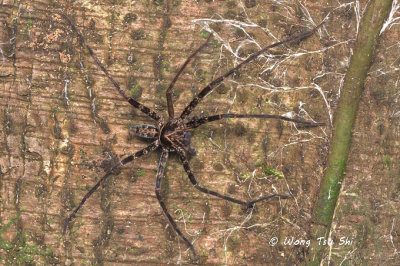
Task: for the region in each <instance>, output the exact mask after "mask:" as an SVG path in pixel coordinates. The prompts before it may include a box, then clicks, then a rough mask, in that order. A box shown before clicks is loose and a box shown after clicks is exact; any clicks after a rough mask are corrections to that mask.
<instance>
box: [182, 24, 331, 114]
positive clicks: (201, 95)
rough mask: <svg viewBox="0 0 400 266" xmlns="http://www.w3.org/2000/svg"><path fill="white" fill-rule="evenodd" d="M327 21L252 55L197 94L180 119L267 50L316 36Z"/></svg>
mask: <svg viewBox="0 0 400 266" xmlns="http://www.w3.org/2000/svg"><path fill="white" fill-rule="evenodd" d="M324 22H325V21H323V22H322V23H321V24H319V25H318V26H316V27H315V28H314V29H312V30H310V31H307V32H304V33H300V34H298V35H294V36H291V37H289V38H287V39H285V40H283V41H280V42H276V43H273V44H271V45H269V46H267V47H264V48H263V49H261V50H260V51H258V52H256V53H254V54H252V55H250V56H249V57H248V58H247V59H246V60H244V61H243V62H241V63H240V64H238V65H237V66H236V67H234V68H232V69H231V70H229V71H228V72H226V73H225V74H223V75H221V76H219V77H218V78H216V79H214V80H213V81H211V82H210V83H209V84H208V85H207V86H206V87H204V88H203V89H202V90H201V91H200V93H199V94H197V95H196V96H195V97H194V99H193V100H192V101H191V102H190V103H189V105H188V106H186V108H185V109H184V110H183V112H182V114H181V116H180V118H182V119H183V118H185V117H187V116H188V115H189V114H190V113H191V112H192V110H193V109H194V108H195V107H196V106H197V104H198V103H199V102H200V101H201V100H202V99H203V98H204V97H205V96H206V95H207V94H208V93H210V92H211V91H212V90H213V89H214V88H215V86H216V85H218V84H219V83H221V82H222V81H223V80H224V79H225V78H227V77H228V76H230V75H232V74H233V73H234V72H235V71H237V70H238V69H240V68H241V67H242V66H243V65H245V64H247V63H249V62H250V61H253V60H254V59H256V58H257V57H258V56H259V55H261V54H263V53H265V52H266V51H267V50H269V49H271V48H273V47H276V46H279V45H282V44H285V43H291V42H295V41H300V40H303V39H305V38H307V37H309V36H311V35H312V34H314V32H316V31H317V29H318V28H319V27H321V26H322V24H323V23H324Z"/></svg>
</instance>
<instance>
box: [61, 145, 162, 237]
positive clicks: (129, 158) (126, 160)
mask: <svg viewBox="0 0 400 266" xmlns="http://www.w3.org/2000/svg"><path fill="white" fill-rule="evenodd" d="M159 145H160V144H159V140H156V141H154V142H153V143H151V144H150V145H148V146H147V147H145V148H144V149H141V150H140V151H138V152H136V153H134V154H132V155H129V156H127V157H125V158H124V159H122V160H121V161H120V162H119V163H118V164H116V165H114V166H113V167H111V169H110V170H109V171H108V172H107V173H106V174H105V175H104V176H103V177H102V178H101V179H100V180H99V181H97V183H96V184H95V185H94V186H93V187H92V188H91V189H90V190H89V191H88V192H87V193H86V195H85V196H84V197H83V198H82V200H81V202H80V203H79V205H78V207H76V208H75V209H74V211H73V212H72V213H71V214H70V215H69V216H68V217H67V219H65V223H64V229H63V234H65V233H66V231H67V228H68V225H69V223H70V222H71V221H72V220H73V219H74V218H75V216H76V213H77V212H78V211H79V209H80V208H81V207H82V206H83V204H85V202H86V200H87V199H88V198H90V196H91V195H92V194H93V193H94V192H95V191H96V190H97V189H98V188H99V186H100V185H101V184H103V183H104V181H106V179H107V178H108V177H109V176H111V175H112V174H113V172H114V171H115V170H117V169H118V168H119V167H121V166H123V165H125V164H127V163H129V162H131V161H133V160H135V159H137V158H139V157H141V156H143V155H146V154H147V153H149V152H151V151H154V150H155V149H157V148H158V146H159Z"/></svg>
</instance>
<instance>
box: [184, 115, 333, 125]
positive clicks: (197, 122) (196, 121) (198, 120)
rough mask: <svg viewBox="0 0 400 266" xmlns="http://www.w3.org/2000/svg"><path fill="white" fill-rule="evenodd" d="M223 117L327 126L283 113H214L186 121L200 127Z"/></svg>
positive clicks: (187, 123)
mask: <svg viewBox="0 0 400 266" xmlns="http://www.w3.org/2000/svg"><path fill="white" fill-rule="evenodd" d="M223 118H264V119H265V118H273V119H279V120H285V121H290V122H294V123H297V124H303V125H305V126H308V127H317V126H325V125H326V123H324V122H311V121H305V120H301V119H295V118H289V117H286V116H281V115H268V114H260V115H257V114H254V115H253V114H219V115H212V116H203V117H193V118H192V119H191V120H189V121H188V122H186V126H187V127H188V128H190V129H193V128H196V127H199V126H201V125H203V124H205V123H208V122H212V121H217V120H220V119H223Z"/></svg>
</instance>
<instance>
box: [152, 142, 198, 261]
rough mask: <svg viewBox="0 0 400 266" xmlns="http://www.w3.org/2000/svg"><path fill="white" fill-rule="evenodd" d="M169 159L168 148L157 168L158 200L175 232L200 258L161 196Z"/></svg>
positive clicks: (196, 258)
mask: <svg viewBox="0 0 400 266" xmlns="http://www.w3.org/2000/svg"><path fill="white" fill-rule="evenodd" d="M167 160H168V151H167V150H166V149H163V151H162V153H161V158H160V163H159V165H158V170H157V178H156V189H155V190H156V196H157V199H158V202H159V203H160V206H161V208H162V209H163V212H164V214H165V215H166V216H167V218H168V221H169V223H170V224H171V225H172V227H173V228H174V230H175V232H176V233H177V234H178V235H179V236H180V237H181V238H182V239H183V241H185V243H186V245H187V246H188V248H190V250H191V251H192V253H193V256H194V260H198V259H199V257H198V256H197V254H196V250H195V249H194V247H193V244H192V243H191V242H190V241H189V240H188V239H187V238H186V237H185V235H184V234H183V233H182V231H181V230H180V229H179V227H178V225H177V224H176V223H175V221H174V219H173V218H172V216H171V214H169V212H168V209H167V206H166V205H165V203H164V200H163V199H162V196H161V181H162V178H163V177H164V174H165V167H166V165H167Z"/></svg>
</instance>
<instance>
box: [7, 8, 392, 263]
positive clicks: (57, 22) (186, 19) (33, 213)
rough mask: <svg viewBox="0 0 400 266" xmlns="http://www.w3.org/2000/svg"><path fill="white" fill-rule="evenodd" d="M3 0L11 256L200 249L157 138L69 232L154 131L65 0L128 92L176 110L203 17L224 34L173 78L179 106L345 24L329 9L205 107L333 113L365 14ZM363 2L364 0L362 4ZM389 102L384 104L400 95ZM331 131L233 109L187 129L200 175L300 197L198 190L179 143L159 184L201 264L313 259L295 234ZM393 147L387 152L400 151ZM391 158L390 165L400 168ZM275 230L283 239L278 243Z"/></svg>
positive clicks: (146, 257) (211, 183)
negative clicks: (247, 116) (144, 134)
mask: <svg viewBox="0 0 400 266" xmlns="http://www.w3.org/2000/svg"><path fill="white" fill-rule="evenodd" d="M0 5H1V9H0V24H1V27H0V49H1V50H0V64H1V68H0V108H1V110H0V111H1V112H0V125H1V131H0V178H1V179H0V189H1V193H0V195H1V205H0V223H1V225H2V227H1V238H0V242H1V243H0V244H1V246H0V248H1V250H0V257H1V260H2V261H1V263H3V262H4V261H5V262H8V263H14V264H15V263H17V262H18V263H23V262H26V261H35V262H38V263H47V264H49V263H54V264H56V263H61V264H72V263H75V264H85V263H86V264H96V265H97V264H107V265H109V264H115V265H118V264H137V263H149V264H152V263H153V264H156V263H158V264H161V263H163V264H166V263H180V262H182V263H186V262H188V263H189V262H190V256H191V254H190V252H188V251H187V250H186V247H185V246H184V243H183V242H182V241H180V239H179V238H177V236H176V234H175V233H174V232H173V230H172V229H171V228H170V226H168V222H167V219H166V218H165V217H164V216H163V214H162V211H161V208H160V206H159V205H158V203H157V200H156V198H155V194H154V182H155V173H156V169H157V165H158V159H159V153H158V152H156V153H152V154H150V155H148V156H146V157H143V158H142V159H140V160H137V161H135V162H133V163H132V164H129V165H127V166H126V167H124V168H122V169H121V172H120V173H119V174H118V175H116V176H115V177H113V178H112V179H110V180H109V181H108V182H107V183H106V184H105V185H104V187H102V188H101V189H99V190H98V191H97V192H96V193H94V195H93V196H92V197H91V198H90V199H89V200H88V201H87V203H86V204H85V205H84V207H83V208H82V210H80V211H79V213H78V215H77V218H76V219H75V220H74V222H73V224H72V230H71V231H70V232H69V233H68V234H67V235H65V236H63V235H62V228H63V220H64V219H65V217H66V216H67V215H68V214H69V213H70V212H71V210H72V209H73V207H75V206H77V204H79V201H80V199H81V198H82V196H83V195H84V194H85V193H86V192H87V191H88V190H89V189H90V187H91V186H92V185H94V184H95V182H96V180H98V179H99V178H100V177H101V176H102V175H103V174H104V171H105V170H106V169H107V168H108V167H110V165H112V163H113V162H115V161H116V160H118V159H120V158H122V157H124V156H126V155H129V154H131V153H132V152H134V151H137V150H139V149H141V148H143V147H145V146H146V145H147V143H146V141H143V140H140V139H138V138H136V137H134V136H132V135H131V134H130V133H129V128H130V127H131V126H133V125H136V124H141V123H151V122H152V121H151V120H149V119H148V118H147V117H146V116H144V115H143V114H141V113H140V112H139V111H137V110H134V109H132V108H131V106H130V105H129V104H128V103H126V102H124V101H123V100H122V98H121V97H120V95H119V94H118V93H117V92H116V90H115V89H114V87H113V86H112V84H110V82H109V81H108V80H107V79H106V78H105V76H104V75H103V73H102V72H101V71H100V70H99V69H98V67H97V66H96V65H95V64H94V63H93V60H92V59H91V58H90V55H89V54H88V53H87V51H86V50H85V49H83V48H82V47H81V45H80V43H79V41H78V39H77V38H76V35H75V34H74V33H73V32H71V29H70V28H69V27H68V26H67V24H66V23H65V22H63V21H62V20H61V19H60V18H59V17H57V16H56V15H54V13H52V12H53V11H54V10H63V12H64V13H65V14H67V15H68V16H69V17H70V18H71V19H72V20H73V21H74V22H75V24H76V25H77V27H78V28H79V29H80V30H81V31H82V32H83V34H84V36H85V37H86V39H87V40H88V43H89V45H90V46H91V47H92V48H93V49H94V50H95V52H96V54H97V55H98V56H99V58H100V59H101V60H102V62H103V64H104V65H105V66H106V67H107V69H109V71H110V73H111V75H112V76H113V77H114V78H115V79H116V80H117V81H118V82H119V83H120V84H121V85H122V87H123V88H124V89H125V91H126V92H127V93H128V94H129V95H131V96H132V97H134V98H135V99H137V100H138V101H140V102H143V103H145V104H146V105H147V106H149V107H152V108H154V109H155V110H157V111H159V112H161V113H163V114H164V115H165V116H166V114H167V110H166V97H165V90H166V88H167V87H168V85H169V82H170V81H171V80H172V79H173V77H174V74H175V73H176V71H177V70H178V69H179V67H180V65H181V64H182V63H183V62H184V60H185V59H186V58H187V56H188V55H189V54H190V53H191V52H192V51H194V50H195V49H196V48H197V47H198V46H199V45H201V43H203V42H204V40H205V39H204V34H203V32H201V29H204V30H212V31H214V35H215V41H213V42H211V43H210V45H208V46H207V48H206V49H205V50H204V51H203V52H202V53H201V54H200V55H199V56H197V58H196V59H195V60H193V62H192V63H191V64H190V65H189V66H188V69H187V70H186V71H185V73H184V74H183V75H182V77H181V78H180V79H179V80H178V82H177V83H176V86H175V89H174V95H173V99H174V102H175V106H176V109H175V113H179V112H180V111H182V110H183V109H184V107H185V105H186V104H187V103H188V102H189V101H190V100H191V99H192V98H193V96H194V95H195V94H196V93H197V92H198V91H199V90H200V89H201V88H202V87H204V86H205V85H206V84H207V83H208V82H209V81H211V80H212V79H213V77H216V76H218V75H219V74H222V73H223V72H224V71H226V70H228V69H230V68H232V67H233V66H234V65H235V64H236V62H238V61H240V60H241V59H240V58H245V57H246V56H247V55H248V54H250V53H251V52H253V51H256V50H258V49H260V47H263V46H266V45H268V44H271V43H272V42H275V41H277V39H283V38H285V37H287V36H289V35H291V34H296V33H299V32H301V31H305V30H307V29H310V28H312V27H313V25H315V24H318V23H319V22H320V21H321V20H322V19H323V18H324V17H325V16H326V15H327V14H328V13H330V14H331V17H335V22H332V20H328V21H327V23H326V25H325V26H324V28H323V30H322V31H320V32H318V34H316V35H314V36H312V37H310V38H309V39H307V40H306V41H304V42H301V43H298V44H293V45H288V46H287V47H279V48H277V49H274V50H273V51H271V53H270V54H269V55H268V56H266V57H262V58H260V59H258V60H257V61H256V62H254V63H252V64H250V65H249V66H247V67H245V68H244V69H243V70H241V71H240V73H237V74H236V75H235V76H234V77H232V78H231V79H229V80H227V81H226V82H224V84H222V85H221V86H219V87H218V88H217V89H216V90H215V91H214V92H212V93H211V94H210V95H208V96H207V97H206V99H205V101H204V102H203V103H202V104H200V105H199V106H198V108H197V109H196V112H195V113H194V115H200V114H210V115H211V114H215V113H226V112H232V113H255V114H257V113H258V114H260V113H271V114H280V115H283V114H285V113H290V114H292V115H293V116H298V117H301V118H304V119H314V120H315V121H325V122H327V123H328V124H331V122H332V117H333V115H334V111H335V105H336V102H337V99H338V95H339V91H340V86H341V81H342V79H343V76H344V74H345V71H346V69H347V66H348V65H347V64H348V60H349V56H350V53H351V45H352V40H354V38H355V36H356V32H357V21H358V17H357V12H355V11H356V10H357V9H355V5H347V6H346V5H343V6H339V5H338V3H337V1H325V2H321V1H319V2H318V3H316V4H312V3H307V4H302V3H298V2H293V3H286V2H285V3H284V4H280V3H277V2H275V1H264V0H251V1H250V0H245V1H197V2H196V1H179V0H174V1H172V0H154V1H133V2H129V1H116V0H115V1H102V2H101V3H100V2H91V1H47V0H45V1H31V2H28V3H26V2H25V1H7V0H4V1H1V2H0ZM364 6H365V3H364V2H363V1H361V3H360V6H359V8H360V10H363V8H364ZM357 8H358V6H357ZM312 21H314V24H313V23H312ZM391 31H393V29H392V30H391ZM391 31H388V32H391ZM397 34H398V33H397ZM388 45H392V44H390V42H389V43H388ZM238 57H240V58H238ZM382 61H385V60H383V59H382ZM397 71H398V70H397ZM387 72H388V73H389V72H390V71H387ZM376 73H378V72H376ZM385 73H386V72H385ZM390 73H392V72H390ZM393 73H395V74H393V75H396V73H397V77H398V72H396V71H394V72H393ZM376 77H377V78H378V79H379V78H381V77H380V76H378V75H376ZM384 77H385V80H386V77H387V76H386V75H385V76H384ZM395 77H396V76H395ZM390 80H392V79H390ZM390 80H389V81H388V83H390V82H391V81H390ZM393 80H395V78H394V79H393ZM379 92H380V90H379ZM374 95H375V94H374ZM376 95H377V96H376V99H377V100H376V102H375V104H376V106H375V107H374V108H376V110H383V108H381V105H382V104H383V105H384V104H385V103H383V102H382V100H381V99H387V98H385V97H389V95H388V94H383V96H382V97H381V96H380V95H381V94H379V93H377V94H376ZM394 95H396V94H395V93H394ZM387 100H389V99H387ZM392 103H393V105H394V106H393V107H392V108H391V109H390V110H388V111H387V112H388V113H392V112H393V110H397V109H396V108H398V106H397V107H396V105H395V102H392ZM393 108H394V109H393ZM394 114H396V113H394ZM382 115H384V114H382ZM393 119H398V116H397V117H396V116H394V118H393ZM396 121H397V122H396ZM395 122H396V123H397V124H396V123H394V124H393V123H389V121H388V120H385V119H383V118H382V123H380V124H382V125H383V126H380V127H378V124H370V126H371V128H376V129H377V130H378V128H380V129H381V131H379V132H381V133H379V134H380V135H379V136H380V137H378V138H379V139H382V141H384V140H385V139H388V138H389V139H390V137H391V136H394V135H392V134H398V120H395ZM380 124H379V125H380ZM385 125H386V126H385ZM391 125H392V127H390V126H391ZM396 125H397V127H396ZM390 128H391V130H392V131H390V130H389V129H390ZM382 132H383V133H382ZM385 132H387V134H386V133H385ZM396 132H397V133H396ZM382 134H383V135H384V136H387V137H382V136H383V135H382ZM385 134H386V135H385ZM376 135H377V136H378V131H377V133H376ZM329 139H330V126H327V127H325V128H322V129H318V128H314V129H307V128H301V127H295V126H294V125H293V124H291V123H287V122H279V121H273V120H269V121H265V120H233V119H232V120H229V119H228V120H227V121H220V122H217V123H213V124H209V125H205V126H203V127H201V128H198V129H196V130H195V131H194V133H193V140H192V141H193V146H194V147H195V148H196V150H197V154H198V155H197V156H196V157H193V158H192V159H191V161H190V163H191V166H192V168H193V171H194V172H195V174H196V176H197V178H198V180H199V182H200V183H201V184H204V185H205V186H206V187H207V188H210V189H215V190H217V191H219V192H221V193H226V194H229V195H231V196H235V197H237V198H239V199H245V200H249V199H254V198H257V197H259V196H261V195H266V194H270V193H282V194H291V195H292V196H293V197H294V198H293V199H292V200H282V201H277V200H273V201H270V202H265V203H258V204H257V206H256V209H255V210H254V211H253V212H246V211H243V210H242V209H241V208H239V206H236V205H235V204H230V203H227V202H225V201H222V200H219V199H215V198H213V197H208V196H207V195H204V194H201V193H199V192H198V191H196V190H195V189H194V188H193V187H192V186H191V185H190V182H189V180H188V178H187V177H186V174H185V172H184V170H183V167H182V165H181V164H180V163H179V161H178V158H177V157H176V156H173V155H172V156H170V157H169V161H168V166H167V178H166V181H167V182H164V183H163V193H164V195H163V196H164V197H165V199H166V203H167V207H168V208H169V209H170V212H171V214H172V215H173V217H175V219H176V221H177V223H178V224H179V226H180V227H181V228H182V229H183V232H184V233H185V234H186V235H187V236H188V237H189V238H190V239H191V240H195V242H194V245H195V248H196V250H197V252H198V253H199V255H200V256H201V263H216V264H223V263H226V264H283V263H288V264H296V263H297V264H299V263H302V262H303V261H304V259H305V253H306V252H307V246H306V245H301V244H299V245H295V244H294V243H293V244H288V243H287V242H285V239H286V238H288V239H292V238H293V239H308V238H309V236H308V234H309V224H310V217H311V213H312V204H313V198H314V195H315V192H316V190H317V188H318V185H319V182H320V179H321V176H322V173H323V169H324V162H325V159H326V154H327V149H328V147H329ZM392 139H394V138H392ZM394 142H395V141H394ZM396 145H397V144H396ZM390 147H392V146H390V145H389V146H388V149H389V150H390ZM397 150H398V149H397ZM354 153H355V154H357V152H356V151H354ZM362 154H364V155H363V156H367V155H369V153H368V154H366V153H364V152H363V153H362ZM393 154H394V155H392V154H389V159H388V160H385V161H387V162H389V161H390V162H392V161H391V160H392V159H393V160H395V158H398V155H395V154H397V153H396V152H395V150H393ZM355 156H357V155H355ZM396 156H397V157H396ZM378 157H379V156H378ZM363 158H364V157H363ZM385 158H386V157H385ZM371 160H372V161H373V162H375V163H377V164H378V162H381V161H382V160H381V158H376V157H374V158H371ZM379 160H380V161H379ZM390 165H391V167H392V168H390V169H391V170H388V172H390V171H396V170H393V169H398V168H395V167H394V166H393V165H394V164H390ZM381 166H382V169H383V168H384V167H385V164H383V165H381ZM355 168H357V167H356V166H355ZM385 169H386V168H385ZM388 169H389V168H388ZM382 171H384V169H383V170H382ZM390 173H391V172H390ZM386 181H387V180H386ZM361 194H362V192H360V195H361ZM377 198H378V199H379V198H381V196H379V195H378V196H377ZM339 200H341V199H339ZM394 200H395V199H392V201H394ZM371 204H373V203H372V202H371ZM371 206H372V205H371ZM392 221H393V219H391V220H390V224H391V223H392ZM396 221H397V222H395V223H394V224H395V226H396V225H397V226H398V220H396ZM384 224H385V225H383V224H382V225H381V226H382V227H385V226H386V225H387V224H386V223H384ZM6 225H7V226H6ZM385 228H386V227H385ZM393 230H395V229H393ZM357 232H358V231H357ZM391 232H392V233H391V235H392V236H395V233H394V232H395V231H391ZM397 232H398V231H397ZM274 237H276V238H277V239H278V241H277V243H276V245H273V243H272V242H271V244H270V241H271V239H273V238H274ZM388 239H389V238H388ZM394 239H395V240H393V241H394V242H393V243H395V241H398V238H397V240H396V238H394ZM312 241H314V240H312ZM362 241H367V242H368V241H369V239H362ZM368 243H369V242H368ZM368 243H367V244H366V242H362V243H358V244H360V245H362V246H363V247H365V246H366V245H367V246H368ZM388 243H390V242H388ZM397 243H398V242H397ZM344 250H345V249H344ZM346 252H347V251H346ZM337 254H342V253H341V251H340V252H338V253H337ZM352 254H354V253H352ZM380 254H383V251H381V253H380ZM344 256H345V255H338V258H337V260H338V261H340V260H342V259H343V257H344ZM359 258H360V260H361V259H363V258H364V257H362V256H360V257H359Z"/></svg>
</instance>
